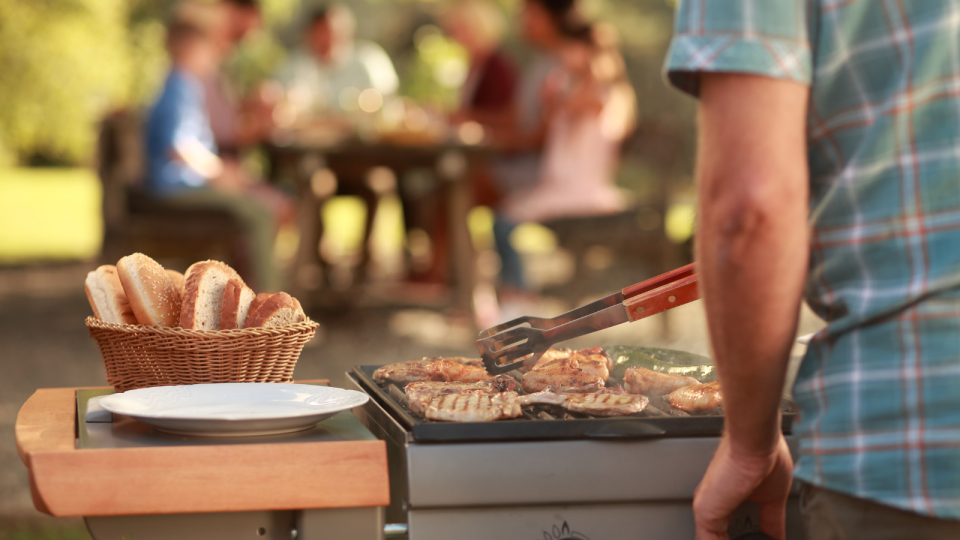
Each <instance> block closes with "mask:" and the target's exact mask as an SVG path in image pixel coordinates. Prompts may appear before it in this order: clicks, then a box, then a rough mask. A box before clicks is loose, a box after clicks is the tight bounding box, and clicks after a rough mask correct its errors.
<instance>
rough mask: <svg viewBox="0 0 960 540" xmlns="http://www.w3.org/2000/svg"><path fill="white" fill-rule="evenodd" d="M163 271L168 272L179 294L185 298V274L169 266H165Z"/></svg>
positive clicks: (181, 297)
mask: <svg viewBox="0 0 960 540" xmlns="http://www.w3.org/2000/svg"><path fill="white" fill-rule="evenodd" d="M163 271H164V272H166V273H167V277H169V278H170V281H172V282H173V286H174V287H176V288H177V295H178V296H179V297H180V299H181V300H183V274H181V273H180V272H177V271H176V270H170V269H169V268H165V269H164V270H163Z"/></svg>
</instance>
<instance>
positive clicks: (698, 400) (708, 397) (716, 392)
mask: <svg viewBox="0 0 960 540" xmlns="http://www.w3.org/2000/svg"><path fill="white" fill-rule="evenodd" d="M722 403H723V394H722V393H721V392H720V382H719V381H714V382H711V383H706V384H694V385H692V386H684V387H683V388H679V389H677V390H674V391H673V392H671V393H670V405H672V406H674V407H676V408H678V409H680V410H681V411H686V412H703V411H709V410H711V409H716V408H717V407H719V406H720V405H721V404H722Z"/></svg>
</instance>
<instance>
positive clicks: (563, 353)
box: [520, 349, 573, 373]
mask: <svg viewBox="0 0 960 540" xmlns="http://www.w3.org/2000/svg"><path fill="white" fill-rule="evenodd" d="M572 353H573V351H572V350H570V349H547V350H546V352H544V353H543V354H542V355H541V356H540V358H538V359H537V360H536V361H533V360H532V359H530V358H528V359H526V360H524V361H523V365H522V366H521V367H520V372H521V373H526V372H528V371H530V370H531V369H535V368H536V366H538V365H541V366H542V365H546V364H550V363H553V362H554V361H556V360H563V359H565V358H570V355H571V354H572Z"/></svg>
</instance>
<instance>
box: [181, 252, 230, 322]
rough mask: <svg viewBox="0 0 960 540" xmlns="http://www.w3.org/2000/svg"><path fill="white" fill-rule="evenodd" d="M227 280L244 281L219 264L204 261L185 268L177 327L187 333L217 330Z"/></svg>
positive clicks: (222, 264) (228, 268)
mask: <svg viewBox="0 0 960 540" xmlns="http://www.w3.org/2000/svg"><path fill="white" fill-rule="evenodd" d="M230 280H236V281H239V282H240V283H241V284H242V283H243V280H242V279H241V278H240V275H239V274H237V272H236V271H235V270H234V269H233V268H230V267H229V266H227V265H226V264H224V263H222V262H220V261H203V262H198V263H194V264H193V265H191V266H190V268H187V273H186V274H184V276H183V305H182V307H181V308H180V326H181V327H183V328H187V329H190V330H219V329H220V319H221V318H222V315H223V291H224V289H225V288H226V286H227V282H228V281H230Z"/></svg>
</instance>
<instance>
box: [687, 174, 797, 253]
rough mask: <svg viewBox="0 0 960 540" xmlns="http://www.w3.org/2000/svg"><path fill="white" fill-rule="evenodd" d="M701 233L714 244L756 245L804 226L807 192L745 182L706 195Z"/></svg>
mask: <svg viewBox="0 0 960 540" xmlns="http://www.w3.org/2000/svg"><path fill="white" fill-rule="evenodd" d="M705 195H706V200H704V201H702V203H701V212H700V221H701V230H702V232H704V233H707V235H708V236H710V237H712V238H713V239H714V241H726V242H731V243H741V242H753V241H756V240H758V239H761V238H767V237H771V236H773V237H774V238H775V237H776V236H778V235H782V234H783V233H784V232H786V231H788V230H790V229H793V228H802V227H804V226H805V216H806V211H807V209H806V208H807V201H806V193H805V192H802V191H801V190H797V189H790V188H788V187H787V186H785V185H783V184H777V183H772V182H745V183H744V184H742V185H740V186H739V187H737V188H735V189H727V190H724V191H723V192H718V193H713V194H705Z"/></svg>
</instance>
